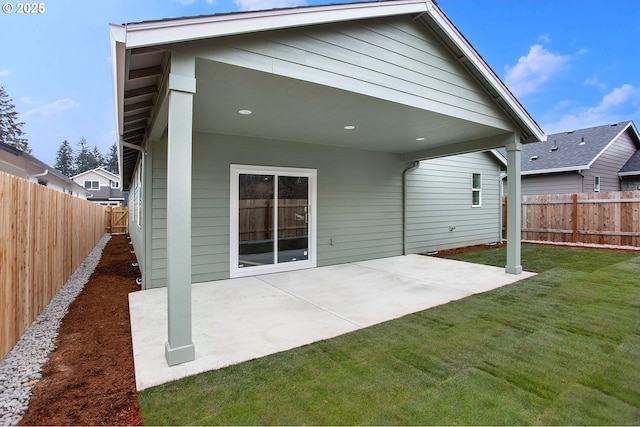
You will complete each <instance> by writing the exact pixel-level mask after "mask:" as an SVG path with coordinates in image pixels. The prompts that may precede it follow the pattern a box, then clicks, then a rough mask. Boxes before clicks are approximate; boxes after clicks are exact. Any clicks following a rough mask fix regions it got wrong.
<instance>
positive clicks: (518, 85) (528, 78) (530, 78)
mask: <svg viewBox="0 0 640 427" xmlns="http://www.w3.org/2000/svg"><path fill="white" fill-rule="evenodd" d="M568 61H569V57H568V56H563V55H556V54H553V53H551V52H549V51H548V50H547V49H545V48H544V46H542V45H539V44H536V45H533V46H531V48H530V49H529V54H528V55H527V56H521V57H520V59H518V63H517V64H516V65H514V66H513V67H510V66H506V67H505V71H506V76H505V83H506V85H507V87H508V88H509V89H510V90H511V91H512V92H513V93H514V95H516V96H517V97H518V96H525V95H529V94H531V93H535V92H537V91H538V90H540V87H541V86H542V85H543V84H544V83H545V82H547V81H548V80H550V79H551V78H552V77H553V76H554V75H556V74H558V73H559V72H561V71H562V70H564V67H565V64H567V62H568Z"/></svg>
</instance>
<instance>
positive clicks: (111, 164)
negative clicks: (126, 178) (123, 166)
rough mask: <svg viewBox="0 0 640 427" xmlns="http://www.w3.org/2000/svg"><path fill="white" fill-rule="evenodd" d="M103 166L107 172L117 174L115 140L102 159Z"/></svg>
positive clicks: (116, 145)
mask: <svg viewBox="0 0 640 427" xmlns="http://www.w3.org/2000/svg"><path fill="white" fill-rule="evenodd" d="M104 166H105V168H106V169H107V170H108V171H109V172H111V173H115V174H116V175H117V174H118V144H116V143H115V142H114V143H113V145H112V146H111V148H110V149H109V153H108V154H107V157H106V158H105V160H104Z"/></svg>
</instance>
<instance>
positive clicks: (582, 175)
mask: <svg viewBox="0 0 640 427" xmlns="http://www.w3.org/2000/svg"><path fill="white" fill-rule="evenodd" d="M578 175H580V176H581V177H582V179H581V180H580V192H581V193H584V174H583V173H582V169H578Z"/></svg>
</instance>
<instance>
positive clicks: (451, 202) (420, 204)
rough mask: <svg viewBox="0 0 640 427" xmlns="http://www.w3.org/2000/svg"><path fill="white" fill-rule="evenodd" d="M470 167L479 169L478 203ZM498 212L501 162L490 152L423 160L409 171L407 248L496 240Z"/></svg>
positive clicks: (417, 250) (416, 249) (474, 170)
mask: <svg viewBox="0 0 640 427" xmlns="http://www.w3.org/2000/svg"><path fill="white" fill-rule="evenodd" d="M472 173H480V174H482V207H472V206H471V186H472V182H471V180H472ZM500 215H501V192H500V168H499V165H498V163H497V161H496V159H495V158H494V157H493V155H492V154H490V153H471V154H464V155H459V156H451V157H446V158H441V159H434V160H427V161H423V162H421V163H420V168H418V169H417V170H416V171H414V172H412V173H411V174H410V175H409V177H408V185H407V250H408V251H409V252H412V253H421V252H429V251H434V250H443V249H451V248H456V247H463V246H471V245H477V244H483V243H492V242H496V241H499V240H500ZM450 227H455V229H454V230H453V231H451V230H450V229H449V228H450Z"/></svg>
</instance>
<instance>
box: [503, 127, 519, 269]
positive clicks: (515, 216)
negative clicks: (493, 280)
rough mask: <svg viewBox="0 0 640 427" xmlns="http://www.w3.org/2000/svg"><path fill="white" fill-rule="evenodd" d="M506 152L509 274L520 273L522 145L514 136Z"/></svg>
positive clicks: (507, 266) (507, 145) (507, 267)
mask: <svg viewBox="0 0 640 427" xmlns="http://www.w3.org/2000/svg"><path fill="white" fill-rule="evenodd" d="M505 148H506V150H507V204H508V205H507V265H506V267H505V271H506V272H507V273H509V274H520V273H522V260H521V252H520V251H521V247H520V246H521V243H522V242H521V241H522V228H521V215H522V213H521V212H520V205H521V200H522V190H521V185H520V171H521V169H522V167H521V164H520V158H521V154H522V143H521V142H520V141H519V140H518V137H517V136H516V135H514V137H513V141H510V142H509V143H507V144H506V145H505Z"/></svg>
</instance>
